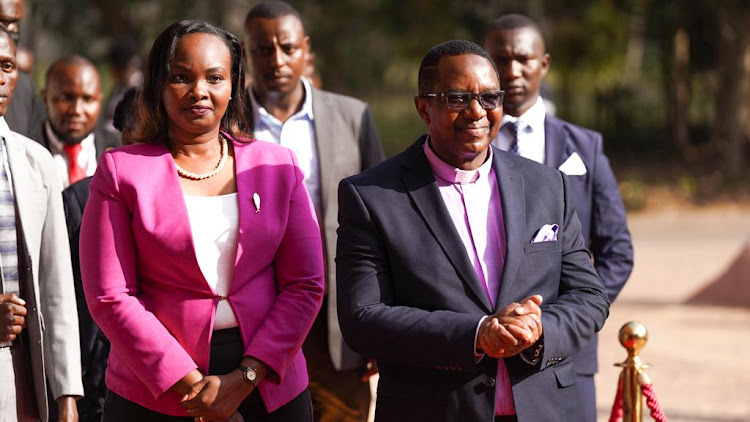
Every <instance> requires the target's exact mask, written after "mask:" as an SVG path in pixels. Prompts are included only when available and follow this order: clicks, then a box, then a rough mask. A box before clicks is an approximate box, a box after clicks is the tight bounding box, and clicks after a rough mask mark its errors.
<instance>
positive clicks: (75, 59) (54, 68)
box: [44, 54, 100, 87]
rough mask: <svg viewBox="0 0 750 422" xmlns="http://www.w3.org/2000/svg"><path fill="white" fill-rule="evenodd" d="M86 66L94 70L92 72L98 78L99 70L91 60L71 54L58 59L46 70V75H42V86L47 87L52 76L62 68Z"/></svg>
mask: <svg viewBox="0 0 750 422" xmlns="http://www.w3.org/2000/svg"><path fill="white" fill-rule="evenodd" d="M79 65H80V66H86V67H90V68H91V69H94V72H95V73H96V76H97V77H100V75H99V69H97V68H96V66H95V65H94V63H93V62H91V60H89V59H87V58H85V57H83V56H79V55H78V54H71V55H68V56H63V57H60V58H59V59H57V60H55V62H54V63H52V65H51V66H50V67H49V68H48V69H47V73H45V74H44V86H45V87H48V86H49V81H50V80H51V79H52V77H53V76H55V74H56V73H57V72H59V71H60V70H61V69H62V68H63V67H67V66H79Z"/></svg>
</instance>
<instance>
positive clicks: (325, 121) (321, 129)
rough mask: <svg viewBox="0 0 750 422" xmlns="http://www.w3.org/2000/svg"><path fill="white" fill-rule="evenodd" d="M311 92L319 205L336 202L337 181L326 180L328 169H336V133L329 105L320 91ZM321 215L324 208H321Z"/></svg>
mask: <svg viewBox="0 0 750 422" xmlns="http://www.w3.org/2000/svg"><path fill="white" fill-rule="evenodd" d="M311 92H312V94H311V95H312V109H313V127H314V128H315V146H316V148H317V152H318V169H319V174H320V201H321V202H320V203H321V204H328V203H330V201H331V200H336V201H337V200H338V197H337V192H338V191H337V188H338V182H339V181H338V180H328V179H329V178H330V176H331V174H332V172H331V171H328V170H329V169H334V168H336V157H337V156H338V154H337V151H336V142H335V139H336V133H335V131H334V124H335V122H334V119H336V118H338V116H334V115H333V114H332V113H329V110H330V105H329V104H326V103H325V98H324V96H323V95H322V94H321V92H320V91H318V90H316V89H311ZM322 208H323V209H322V211H323V214H325V212H326V207H325V206H323V207H322ZM319 220H320V223H321V224H323V223H324V221H325V218H324V217H323V216H320V218H319Z"/></svg>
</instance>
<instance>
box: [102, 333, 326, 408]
mask: <svg viewBox="0 0 750 422" xmlns="http://www.w3.org/2000/svg"><path fill="white" fill-rule="evenodd" d="M244 353H245V351H244V347H243V346H242V338H241V336H240V330H239V329H238V328H230V329H226V330H218V331H216V332H214V334H213V338H212V339H211V360H210V363H209V369H208V373H209V374H211V375H224V374H227V373H229V372H232V371H234V370H235V369H237V367H238V366H239V364H240V361H241V360H242V357H243V355H244ZM237 411H238V412H239V413H240V415H242V417H243V418H244V419H245V421H246V422H255V421H258V422H304V421H312V420H313V416H312V403H311V400H310V392H309V391H308V390H307V389H306V390H305V391H303V392H302V393H301V394H300V395H298V396H297V397H296V398H294V399H293V400H291V401H290V402H289V403H287V404H285V405H283V406H281V407H280V408H278V409H276V410H275V411H274V412H271V413H268V410H267V409H266V406H265V404H264V403H263V400H262V399H261V397H260V394H259V393H258V392H257V391H255V390H253V392H252V393H250V395H249V396H247V397H246V398H245V400H244V401H243V402H242V403H241V404H240V407H239V408H238V409H237ZM193 420H194V418H192V417H180V416H169V415H164V414H162V413H159V412H155V411H153V410H150V409H147V408H145V407H143V406H140V405H138V404H136V403H133V402H131V401H130V400H127V399H125V398H124V397H121V396H119V395H117V394H115V393H113V392H112V391H107V398H106V399H105V401H104V415H103V417H102V422H130V421H138V422H183V421H184V422H193Z"/></svg>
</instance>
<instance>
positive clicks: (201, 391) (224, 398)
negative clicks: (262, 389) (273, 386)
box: [182, 370, 255, 422]
mask: <svg viewBox="0 0 750 422" xmlns="http://www.w3.org/2000/svg"><path fill="white" fill-rule="evenodd" d="M253 389H255V386H254V385H253V384H251V383H249V382H247V381H245V378H244V376H243V375H242V373H241V372H240V371H239V370H236V371H232V372H230V373H228V374H226V375H218V376H217V375H209V376H207V377H205V378H203V379H202V380H200V381H198V382H197V383H195V384H194V385H193V386H192V387H190V391H189V392H188V394H187V395H186V396H185V397H184V398H183V400H182V406H183V407H185V409H187V412H188V414H189V415H190V416H193V417H195V418H198V417H200V418H201V419H202V420H203V421H205V422H213V421H226V420H228V419H229V418H230V417H231V416H232V414H233V413H235V411H236V410H237V408H238V407H239V406H240V403H242V400H245V397H247V396H248V395H249V394H250V393H251V392H252V391H253Z"/></svg>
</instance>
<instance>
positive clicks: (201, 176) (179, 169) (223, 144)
mask: <svg viewBox="0 0 750 422" xmlns="http://www.w3.org/2000/svg"><path fill="white" fill-rule="evenodd" d="M219 139H220V140H221V158H220V159H219V163H218V164H216V167H214V169H213V170H211V171H209V172H207V173H193V172H191V171H187V170H185V169H183V168H182V167H180V165H179V164H177V162H175V163H174V166H175V167H177V174H179V175H180V176H181V177H184V178H185V179H190V180H204V179H208V178H209V177H213V176H216V175H217V174H219V172H220V171H221V169H223V168H224V164H226V162H227V156H228V155H229V148H227V140H226V138H224V135H219Z"/></svg>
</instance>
